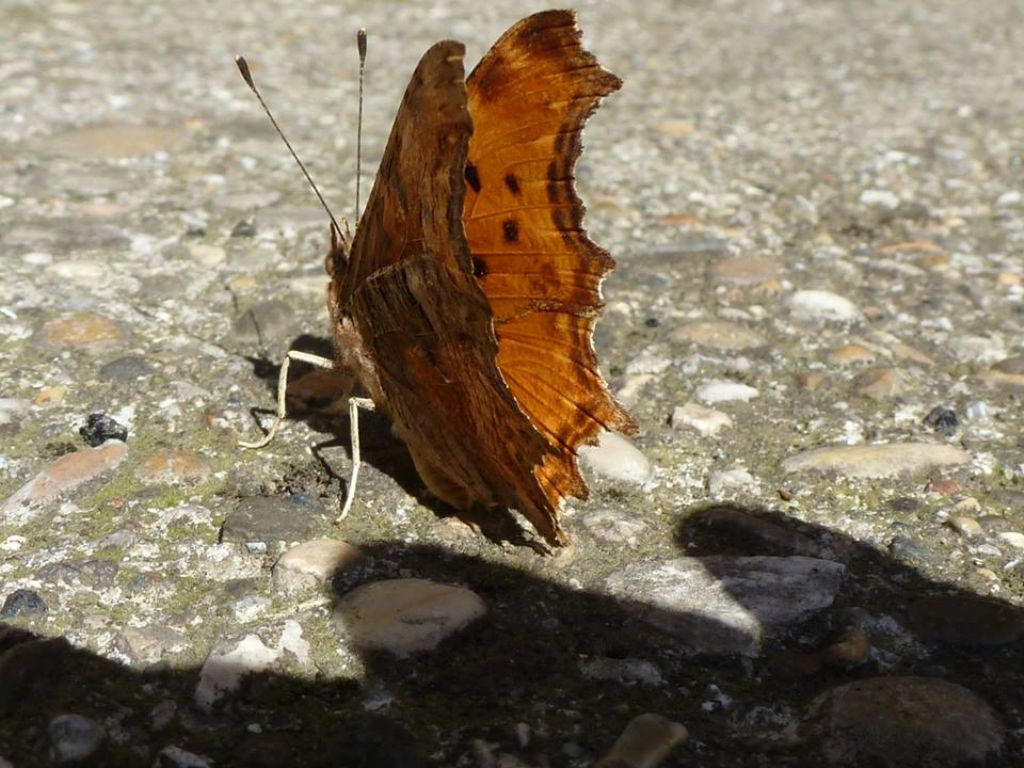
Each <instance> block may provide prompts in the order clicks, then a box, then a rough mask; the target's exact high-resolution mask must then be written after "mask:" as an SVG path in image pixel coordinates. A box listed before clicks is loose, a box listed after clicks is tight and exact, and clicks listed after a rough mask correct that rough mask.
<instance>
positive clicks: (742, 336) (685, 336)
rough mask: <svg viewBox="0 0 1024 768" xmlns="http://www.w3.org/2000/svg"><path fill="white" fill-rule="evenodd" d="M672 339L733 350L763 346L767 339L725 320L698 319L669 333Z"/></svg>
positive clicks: (712, 347)
mask: <svg viewBox="0 0 1024 768" xmlns="http://www.w3.org/2000/svg"><path fill="white" fill-rule="evenodd" d="M671 336H672V338H673V339H677V340H678V341H687V342H690V343H692V344H698V345H700V346H702V347H707V348H709V349H718V350H722V351H725V352H735V351H738V350H741V349H753V348H756V347H763V346H764V345H765V344H767V343H768V342H767V340H766V339H765V338H764V336H762V335H761V334H759V333H757V332H756V331H752V330H750V329H749V328H747V327H746V326H743V325H740V324H739V323H731V322H729V321H727V320H700V321H697V322H693V323H687V324H686V325H683V326H681V327H679V328H677V329H676V330H674V331H673V332H672V334H671Z"/></svg>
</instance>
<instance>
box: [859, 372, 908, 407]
mask: <svg viewBox="0 0 1024 768" xmlns="http://www.w3.org/2000/svg"><path fill="white" fill-rule="evenodd" d="M907 386H908V379H907V375H906V374H905V373H904V372H903V371H901V370H899V369H898V368H888V367H880V368H869V369H868V370H866V371H863V372H862V373H860V374H858V375H857V377H856V378H855V379H854V380H853V388H854V390H855V391H856V392H857V393H858V394H860V395H863V396H864V397H869V398H871V399H872V400H885V399H887V398H894V397H899V396H900V395H902V394H904V393H905V392H906V391H907Z"/></svg>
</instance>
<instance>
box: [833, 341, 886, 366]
mask: <svg viewBox="0 0 1024 768" xmlns="http://www.w3.org/2000/svg"><path fill="white" fill-rule="evenodd" d="M877 357H878V356H877V355H876V354H875V353H874V352H872V351H871V350H870V349H867V348H866V347H862V346H861V345H860V344H846V345H844V346H842V347H837V348H836V349H833V350H832V351H831V352H830V353H829V356H828V361H829V362H830V363H833V364H834V365H857V364H860V363H873V362H875V359H876V358H877Z"/></svg>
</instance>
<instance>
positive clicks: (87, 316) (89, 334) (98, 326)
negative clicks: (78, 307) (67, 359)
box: [36, 312, 128, 352]
mask: <svg viewBox="0 0 1024 768" xmlns="http://www.w3.org/2000/svg"><path fill="white" fill-rule="evenodd" d="M36 340H37V341H38V342H39V343H41V344H45V345H47V346H51V347H57V348H58V349H81V350H85V351H87V352H100V351H103V350H107V349H119V348H123V347H124V346H126V345H127V343H128V334H127V333H125V332H124V331H123V330H122V329H121V327H120V326H119V325H118V324H117V323H115V322H114V321H113V320H110V319H108V318H106V317H102V316H100V315H96V314H93V313H91V312H78V313H75V314H73V315H70V316H68V317H64V318H60V319H57V320H50V321H49V322H47V323H44V324H43V326H42V327H41V328H40V329H39V331H38V333H37V334H36Z"/></svg>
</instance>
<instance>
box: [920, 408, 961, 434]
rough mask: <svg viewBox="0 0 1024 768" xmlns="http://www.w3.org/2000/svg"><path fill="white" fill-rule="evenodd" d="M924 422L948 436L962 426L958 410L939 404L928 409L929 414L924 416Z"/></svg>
mask: <svg viewBox="0 0 1024 768" xmlns="http://www.w3.org/2000/svg"><path fill="white" fill-rule="evenodd" d="M924 423H925V424H927V425H928V426H929V427H931V428H932V429H934V430H935V431H936V432H938V433H939V434H940V435H945V436H946V437H952V436H953V435H955V434H956V431H957V429H958V428H959V427H960V420H959V419H957V417H956V411H954V410H953V409H952V408H950V407H949V406H947V405H937V406H935V407H934V408H932V409H931V410H930V411H928V415H927V416H925V417H924Z"/></svg>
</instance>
